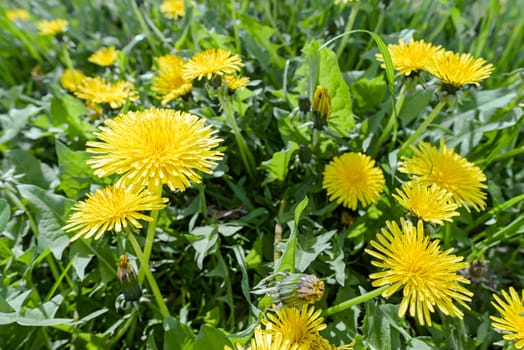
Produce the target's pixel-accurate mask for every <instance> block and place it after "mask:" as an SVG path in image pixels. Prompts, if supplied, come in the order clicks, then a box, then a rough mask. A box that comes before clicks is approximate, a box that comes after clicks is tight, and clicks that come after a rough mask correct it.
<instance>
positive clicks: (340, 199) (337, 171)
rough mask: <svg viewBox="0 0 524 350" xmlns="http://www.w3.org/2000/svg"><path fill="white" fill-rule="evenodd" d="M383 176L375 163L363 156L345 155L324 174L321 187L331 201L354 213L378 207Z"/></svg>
mask: <svg viewBox="0 0 524 350" xmlns="http://www.w3.org/2000/svg"><path fill="white" fill-rule="evenodd" d="M384 185H385V180H384V174H383V173H382V170H380V168H378V167H375V161H374V160H372V159H371V157H370V156H367V155H364V154H362V153H353V152H349V153H345V154H343V155H341V156H340V157H335V158H334V159H333V160H332V161H331V162H330V163H329V164H328V165H327V166H326V170H324V180H323V183H322V187H323V188H325V189H326V190H327V194H328V196H329V199H330V200H331V201H336V202H337V203H339V204H342V205H344V206H345V207H346V208H350V209H353V210H355V209H356V208H357V203H358V202H360V204H361V205H362V206H364V207H366V206H368V205H370V204H371V203H375V202H376V201H378V199H379V198H380V194H381V193H382V191H383V190H384Z"/></svg>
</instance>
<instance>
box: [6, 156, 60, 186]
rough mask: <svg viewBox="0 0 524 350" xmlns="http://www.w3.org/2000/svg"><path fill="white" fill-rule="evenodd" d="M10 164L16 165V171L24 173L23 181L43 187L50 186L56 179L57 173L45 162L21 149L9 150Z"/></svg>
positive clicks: (8, 158)
mask: <svg viewBox="0 0 524 350" xmlns="http://www.w3.org/2000/svg"><path fill="white" fill-rule="evenodd" d="M7 160H8V162H9V164H12V165H14V166H15V167H16V172H17V173H20V174H24V176H23V177H22V179H21V181H22V182H24V183H28V184H33V185H36V186H38V187H41V188H43V189H47V188H49V186H50V184H51V182H53V180H55V177H56V173H55V172H54V171H53V170H52V169H51V168H50V167H49V166H48V165H47V164H45V163H43V162H42V161H40V160H38V159H37V158H36V157H35V156H33V155H32V154H31V153H29V152H27V151H25V150H21V149H11V150H9V151H8V152H7Z"/></svg>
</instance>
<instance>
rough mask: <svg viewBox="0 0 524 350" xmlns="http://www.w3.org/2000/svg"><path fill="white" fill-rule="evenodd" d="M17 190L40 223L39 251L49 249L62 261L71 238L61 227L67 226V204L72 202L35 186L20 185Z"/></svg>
mask: <svg viewBox="0 0 524 350" xmlns="http://www.w3.org/2000/svg"><path fill="white" fill-rule="evenodd" d="M17 188H18V190H19V191H20V194H21V195H22V197H24V198H25V199H27V200H28V201H29V205H28V206H29V208H31V211H32V212H33V213H34V216H35V220H36V222H37V223H38V231H39V232H38V236H37V242H38V243H37V245H38V248H39V250H40V251H43V250H45V249H46V248H49V249H50V250H51V252H52V253H53V255H54V256H55V257H56V258H57V259H58V260H60V259H61V258H62V252H63V251H64V249H65V248H66V247H67V246H68V245H69V237H68V236H67V235H66V234H65V233H64V231H62V229H61V227H62V226H63V225H64V224H65V213H66V204H68V202H69V203H71V204H72V201H70V200H68V199H66V198H64V197H62V196H59V195H56V194H53V193H51V192H47V191H44V190H43V189H41V188H39V187H36V186H33V185H18V186H17Z"/></svg>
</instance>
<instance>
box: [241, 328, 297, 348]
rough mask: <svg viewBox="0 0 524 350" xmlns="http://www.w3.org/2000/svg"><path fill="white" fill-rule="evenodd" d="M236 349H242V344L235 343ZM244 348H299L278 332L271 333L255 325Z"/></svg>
mask: <svg viewBox="0 0 524 350" xmlns="http://www.w3.org/2000/svg"><path fill="white" fill-rule="evenodd" d="M237 349H239V350H240V349H242V346H240V345H237ZM246 350H299V347H298V345H296V344H292V343H291V342H290V341H289V340H288V339H284V337H283V335H282V334H280V333H277V334H273V333H270V332H266V331H263V330H262V329H261V328H260V327H257V328H255V332H254V334H253V337H252V338H251V341H250V343H249V345H248V346H247V348H246Z"/></svg>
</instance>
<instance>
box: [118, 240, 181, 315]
mask: <svg viewBox="0 0 524 350" xmlns="http://www.w3.org/2000/svg"><path fill="white" fill-rule="evenodd" d="M127 237H128V238H129V241H130V242H131V245H132V246H133V249H134V250H135V253H136V256H137V258H138V261H139V262H140V271H144V273H145V275H146V278H147V282H148V283H149V287H150V288H151V292H153V296H154V297H155V301H156V303H157V304H158V308H159V310H160V313H161V314H162V316H163V317H170V316H171V315H170V314H169V310H168V309H167V306H166V303H165V301H164V298H163V297H162V293H160V289H159V288H158V284H157V283H156V280H155V277H154V276H153V274H152V273H151V269H150V268H149V261H148V260H147V259H146V257H145V255H144V253H143V252H142V250H141V249H140V245H139V244H138V242H137V240H136V238H135V236H134V235H133V234H132V233H129V234H128V235H127Z"/></svg>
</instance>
